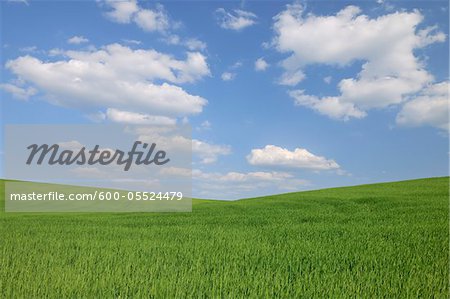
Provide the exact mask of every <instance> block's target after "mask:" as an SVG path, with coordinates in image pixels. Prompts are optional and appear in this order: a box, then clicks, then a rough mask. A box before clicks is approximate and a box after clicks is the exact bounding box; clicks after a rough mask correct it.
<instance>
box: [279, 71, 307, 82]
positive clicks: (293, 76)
mask: <svg viewBox="0 0 450 299" xmlns="http://www.w3.org/2000/svg"><path fill="white" fill-rule="evenodd" d="M303 79H305V74H304V73H303V72H302V71H301V70H297V71H295V72H285V73H284V74H283V75H282V76H281V78H280V81H278V83H279V84H281V85H287V86H295V85H297V84H298V83H300V82H301V81H303Z"/></svg>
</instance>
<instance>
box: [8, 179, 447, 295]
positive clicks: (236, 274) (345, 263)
mask: <svg viewBox="0 0 450 299" xmlns="http://www.w3.org/2000/svg"><path fill="white" fill-rule="evenodd" d="M448 187H449V178H448V177H446V178H433V179H421V180H413V181H404V182H396V183H384V184H374V185H364V186H356V187H345V188H335V189H325V190H318V191H309V192H300V193H290V194H283V195H277V196H269V197H261V198H254V199H245V200H240V201H235V202H220V201H202V200H195V201H194V203H193V212H192V213H116V214H106V213H98V214H96V213H91V214H88V213H86V214H38V213H35V214H32V213H28V214H26V213H23V214H20V213H4V212H1V213H0V298H13V297H14V298H41V297H51V298H63V297H72V298H75V297H76V298H78V297H83V298H98V297H116V298H119V297H120V298H125V297H147V298H148V297H155V298H166V297H169V298H189V297H196V298H199V297H202V298H204V297H207V298H219V297H223V298H236V297H238V298H243V297H249V298H267V297H268V298H272V297H282V298H298V297H302V298H312V297H314V298H316V297H321V298H323V297H328V298H341V297H345V298H347V297H361V298H382V297H385V298H416V297H424V298H431V297H435V298H448V295H449V200H448V196H449V191H448ZM1 191H2V190H1ZM1 193H3V192H1ZM2 196H3V195H2ZM1 200H2V202H1V204H2V205H3V200H4V199H3V197H2V199H1Z"/></svg>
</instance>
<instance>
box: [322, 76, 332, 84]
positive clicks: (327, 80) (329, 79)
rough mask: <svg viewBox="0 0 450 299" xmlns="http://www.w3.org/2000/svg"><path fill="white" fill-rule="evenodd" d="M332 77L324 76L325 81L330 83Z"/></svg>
mask: <svg viewBox="0 0 450 299" xmlns="http://www.w3.org/2000/svg"><path fill="white" fill-rule="evenodd" d="M332 79H333V78H332V77H331V76H327V77H325V78H323V82H325V83H327V84H330V83H331V80H332Z"/></svg>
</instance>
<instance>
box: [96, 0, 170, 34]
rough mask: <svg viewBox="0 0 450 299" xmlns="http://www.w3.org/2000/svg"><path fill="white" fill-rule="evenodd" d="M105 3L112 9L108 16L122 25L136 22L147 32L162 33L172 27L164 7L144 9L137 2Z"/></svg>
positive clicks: (113, 0) (115, 0)
mask: <svg viewBox="0 0 450 299" xmlns="http://www.w3.org/2000/svg"><path fill="white" fill-rule="evenodd" d="M103 3H104V4H105V5H106V6H107V7H108V8H109V9H110V10H109V11H108V12H106V15H107V16H108V17H109V19H110V20H112V21H114V22H117V23H122V24H129V23H131V22H134V23H135V24H136V25H137V26H139V27H140V28H141V29H143V30H145V31H157V32H161V33H164V32H166V31H167V30H168V29H169V28H170V27H171V22H170V19H169V16H168V15H167V13H166V11H165V10H164V8H163V6H162V5H157V6H156V7H155V9H144V8H141V7H140V6H139V5H138V3H137V1H135V0H129V1H117V0H106V1H104V2H103Z"/></svg>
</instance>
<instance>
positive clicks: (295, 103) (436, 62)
mask: <svg viewBox="0 0 450 299" xmlns="http://www.w3.org/2000/svg"><path fill="white" fill-rule="evenodd" d="M1 9H2V11H1V22H2V24H1V28H2V41H1V42H2V48H1V53H2V54H1V55H2V57H1V62H2V78H1V85H0V87H1V103H2V121H3V124H9V123H31V124H33V123H46V124H60V123H113V122H120V123H134V124H145V123H158V122H169V123H170V122H177V123H183V122H184V123H186V122H188V123H189V124H191V126H192V128H193V139H194V141H193V161H194V163H193V185H194V190H193V193H194V196H198V197H203V198H224V199H234V198H241V197H249V196H256V195H264V194H274V193H281V192H290V191H297V190H307V189H317V188H323V187H330V186H344V185H356V184H362V183H372V182H380V181H392V180H402V179H410V178H419V177H431V176H445V175H448V157H449V150H448V106H447V97H448V82H449V81H448V80H449V77H448V65H449V61H448V52H449V47H448V27H449V24H448V19H449V18H448V15H449V11H448V2H447V1H423V2H418V1H407V2H406V1H405V2H400V1H353V2H352V1H333V2H332V1H314V2H313V1H302V2H287V1H286V2H283V1H245V2H234V1H224V2H220V1H214V2H213V1H211V2H207V1H185V2H184V1H167V2H154V1H143V2H134V1H130V2H120V3H117V2H110V1H96V2H90V1H61V2H56V1H35V2H33V1H29V2H25V1H2V2H1ZM188 53H190V54H188ZM46 76H47V77H46ZM150 85H151V88H150V87H149V86H150ZM123 86H133V88H132V89H131V90H132V92H128V93H127V92H126V91H123V90H124V88H123ZM122 91H123V93H122ZM148 98H152V100H151V103H148V102H146V100H145V99H148ZM142 99H144V100H142ZM6 142H7V141H6ZM4 158H6V157H4Z"/></svg>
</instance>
